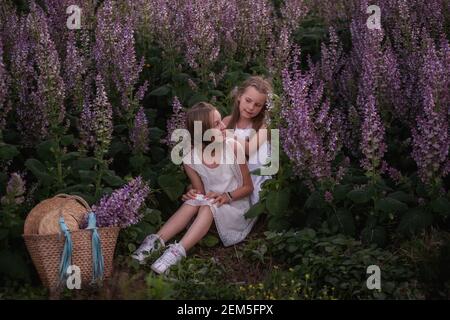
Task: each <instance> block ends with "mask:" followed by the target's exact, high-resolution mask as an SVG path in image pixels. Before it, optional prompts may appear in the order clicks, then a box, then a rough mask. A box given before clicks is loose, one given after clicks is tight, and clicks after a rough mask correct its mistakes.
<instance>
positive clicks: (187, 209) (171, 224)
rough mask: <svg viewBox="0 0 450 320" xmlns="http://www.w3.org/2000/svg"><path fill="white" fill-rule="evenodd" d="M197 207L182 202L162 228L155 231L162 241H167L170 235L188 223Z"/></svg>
mask: <svg viewBox="0 0 450 320" xmlns="http://www.w3.org/2000/svg"><path fill="white" fill-rule="evenodd" d="M198 210H199V207H195V206H191V205H188V204H183V205H182V206H181V207H180V208H179V209H178V210H177V211H176V212H175V213H174V214H173V215H172V216H171V217H170V219H169V220H167V222H166V223H165V224H164V225H163V226H162V228H161V229H160V230H159V231H158V232H157V234H158V235H159V236H160V237H161V238H162V239H163V240H164V242H167V241H169V240H170V239H171V238H172V237H174V236H175V235H177V234H178V233H179V232H180V231H182V230H183V229H184V228H186V226H187V225H188V223H189V221H191V219H192V217H193V216H194V215H195V214H196V213H197V211H198Z"/></svg>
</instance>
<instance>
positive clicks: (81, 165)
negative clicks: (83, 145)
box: [72, 157, 97, 170]
mask: <svg viewBox="0 0 450 320" xmlns="http://www.w3.org/2000/svg"><path fill="white" fill-rule="evenodd" d="M96 163H97V160H96V159H95V158H91V157H88V158H82V159H78V160H76V161H74V162H73V163H72V167H73V169H74V170H89V169H92V168H93V167H94V166H95V164H96Z"/></svg>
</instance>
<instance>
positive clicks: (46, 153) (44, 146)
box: [36, 140, 57, 162]
mask: <svg viewBox="0 0 450 320" xmlns="http://www.w3.org/2000/svg"><path fill="white" fill-rule="evenodd" d="M56 147H57V145H56V142H55V140H46V141H43V142H41V143H39V144H38V145H37V146H36V151H37V154H38V156H39V159H41V160H43V161H50V162H53V161H54V159H55V156H54V150H56Z"/></svg>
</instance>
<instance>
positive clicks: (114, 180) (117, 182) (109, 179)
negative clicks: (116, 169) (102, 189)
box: [102, 175, 125, 187]
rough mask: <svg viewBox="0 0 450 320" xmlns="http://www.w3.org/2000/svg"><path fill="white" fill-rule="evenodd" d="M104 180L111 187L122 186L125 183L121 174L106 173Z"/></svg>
mask: <svg viewBox="0 0 450 320" xmlns="http://www.w3.org/2000/svg"><path fill="white" fill-rule="evenodd" d="M102 180H103V181H105V182H106V183H107V184H108V185H109V186H111V187H120V186H122V185H124V184H125V181H124V180H123V179H122V178H120V177H119V176H109V175H104V176H103V177H102Z"/></svg>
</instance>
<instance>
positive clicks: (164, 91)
mask: <svg viewBox="0 0 450 320" xmlns="http://www.w3.org/2000/svg"><path fill="white" fill-rule="evenodd" d="M170 89H171V88H170V85H168V84H165V85H163V86H161V87H159V88H156V89H155V90H153V91H151V92H150V95H151V96H158V97H160V96H166V95H168V94H169V93H170Z"/></svg>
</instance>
